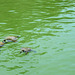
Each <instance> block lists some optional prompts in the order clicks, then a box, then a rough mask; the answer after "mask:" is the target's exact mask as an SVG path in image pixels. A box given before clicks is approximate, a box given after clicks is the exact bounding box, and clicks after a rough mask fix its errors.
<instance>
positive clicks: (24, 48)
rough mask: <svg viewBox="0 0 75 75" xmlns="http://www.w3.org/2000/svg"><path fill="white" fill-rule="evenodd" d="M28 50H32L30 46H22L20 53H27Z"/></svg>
mask: <svg viewBox="0 0 75 75" xmlns="http://www.w3.org/2000/svg"><path fill="white" fill-rule="evenodd" d="M30 51H32V49H31V48H29V47H23V48H21V51H20V53H22V52H25V54H27V53H28V52H30Z"/></svg>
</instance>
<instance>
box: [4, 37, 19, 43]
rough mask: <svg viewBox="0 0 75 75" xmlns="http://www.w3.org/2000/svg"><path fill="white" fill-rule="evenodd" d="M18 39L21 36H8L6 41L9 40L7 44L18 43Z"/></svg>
mask: <svg viewBox="0 0 75 75" xmlns="http://www.w3.org/2000/svg"><path fill="white" fill-rule="evenodd" d="M18 38H19V36H7V37H6V38H5V40H7V42H16V41H17V39H18Z"/></svg>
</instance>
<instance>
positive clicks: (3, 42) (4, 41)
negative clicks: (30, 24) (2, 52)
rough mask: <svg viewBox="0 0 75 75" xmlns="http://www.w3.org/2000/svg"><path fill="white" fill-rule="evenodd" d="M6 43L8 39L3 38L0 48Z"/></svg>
mask: <svg viewBox="0 0 75 75" xmlns="http://www.w3.org/2000/svg"><path fill="white" fill-rule="evenodd" d="M5 43H6V40H3V41H2V42H0V48H1V47H2V46H3V45H4V44H5Z"/></svg>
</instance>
